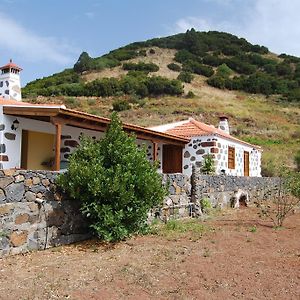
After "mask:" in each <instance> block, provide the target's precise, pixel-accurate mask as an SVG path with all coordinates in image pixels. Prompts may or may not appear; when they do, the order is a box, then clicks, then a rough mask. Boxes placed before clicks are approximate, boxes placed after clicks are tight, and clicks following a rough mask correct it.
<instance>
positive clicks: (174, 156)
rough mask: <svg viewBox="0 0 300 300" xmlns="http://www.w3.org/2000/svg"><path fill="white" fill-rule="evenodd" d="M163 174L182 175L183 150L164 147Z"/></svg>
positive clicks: (175, 147) (168, 146)
mask: <svg viewBox="0 0 300 300" xmlns="http://www.w3.org/2000/svg"><path fill="white" fill-rule="evenodd" d="M163 173H182V148H181V147H179V146H175V145H163Z"/></svg>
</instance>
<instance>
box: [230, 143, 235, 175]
mask: <svg viewBox="0 0 300 300" xmlns="http://www.w3.org/2000/svg"><path fill="white" fill-rule="evenodd" d="M228 169H231V170H234V169H235V147H230V146H228Z"/></svg>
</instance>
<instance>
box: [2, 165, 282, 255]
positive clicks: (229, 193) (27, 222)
mask: <svg viewBox="0 0 300 300" xmlns="http://www.w3.org/2000/svg"><path fill="white" fill-rule="evenodd" d="M57 175H58V173H57V172H50V171H23V170H17V171H16V170H2V171H0V256H2V255H7V254H17V253H22V252H26V251H30V250H40V249H45V248H49V247H53V246H58V245H63V244H69V243H73V242H76V241H80V240H84V239H87V238H88V237H90V234H89V233H88V224H87V221H86V220H85V219H84V217H83V216H82V215H81V213H80V211H79V203H78V202H76V201H74V200H68V199H64V198H62V197H61V195H60V194H59V193H58V192H57V188H56V185H55V180H56V178H57ZM162 181H163V183H164V184H165V186H166V187H167V189H168V191H169V195H168V196H167V197H166V198H165V199H164V203H163V204H162V206H161V207H157V208H153V209H152V210H151V211H150V212H149V222H151V220H153V219H154V218H160V219H161V220H163V221H166V220H168V219H170V218H183V217H190V216H198V215H201V200H202V199H204V198H207V199H209V201H211V203H212V205H213V206H214V207H218V206H219V207H224V206H226V205H230V200H231V199H232V197H233V196H234V195H236V192H237V191H243V193H247V195H248V197H249V201H250V203H253V202H254V201H255V200H257V199H267V198H270V197H274V196H276V194H277V193H278V189H279V186H280V179H279V178H263V177H236V176H206V175H202V174H200V172H199V171H197V170H194V171H193V176H192V177H190V176H186V175H184V174H181V173H178V174H163V175H162ZM37 199H38V200H37ZM41 200H44V202H43V203H42V204H41V203H39V202H41Z"/></svg>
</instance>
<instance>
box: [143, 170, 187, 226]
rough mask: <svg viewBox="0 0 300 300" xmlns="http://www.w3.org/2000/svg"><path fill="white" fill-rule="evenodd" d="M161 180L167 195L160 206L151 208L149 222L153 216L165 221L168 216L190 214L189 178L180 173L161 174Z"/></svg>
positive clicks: (185, 215) (182, 216) (175, 216)
mask: <svg viewBox="0 0 300 300" xmlns="http://www.w3.org/2000/svg"><path fill="white" fill-rule="evenodd" d="M162 182H163V184H164V185H165V186H166V188H167V190H168V193H169V195H168V196H167V197H166V198H165V199H164V202H163V205H162V206H161V207H157V208H153V209H152V210H151V211H150V212H149V218H148V220H149V222H151V221H152V220H153V219H154V218H159V219H161V220H162V221H167V220H168V219H170V218H184V217H188V216H190V215H191V211H192V209H193V207H192V203H191V188H192V186H191V179H190V177H189V176H186V175H183V174H181V173H176V174H163V175H162Z"/></svg>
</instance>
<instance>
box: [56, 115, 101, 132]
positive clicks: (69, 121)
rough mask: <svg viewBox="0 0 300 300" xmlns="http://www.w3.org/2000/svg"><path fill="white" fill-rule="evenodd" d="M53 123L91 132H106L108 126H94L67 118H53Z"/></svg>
mask: <svg viewBox="0 0 300 300" xmlns="http://www.w3.org/2000/svg"><path fill="white" fill-rule="evenodd" d="M51 122H52V123H53V124H57V123H59V124H63V125H70V126H75V127H78V128H84V129H89V130H95V131H101V132H103V131H105V130H106V126H103V125H102V124H92V123H85V122H83V121H77V120H73V119H66V118H61V117H53V118H51Z"/></svg>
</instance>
